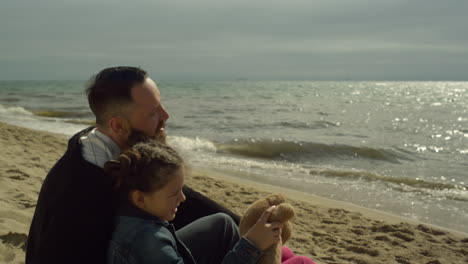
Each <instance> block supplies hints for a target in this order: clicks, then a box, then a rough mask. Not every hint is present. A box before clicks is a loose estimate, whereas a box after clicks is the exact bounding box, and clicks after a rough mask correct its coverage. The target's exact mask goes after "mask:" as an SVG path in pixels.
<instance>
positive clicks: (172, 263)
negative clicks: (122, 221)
mask: <svg viewBox="0 0 468 264" xmlns="http://www.w3.org/2000/svg"><path fill="white" fill-rule="evenodd" d="M142 234H143V235H142V237H141V239H139V241H138V242H137V244H136V245H134V246H133V247H132V251H133V254H132V255H133V257H134V258H135V260H136V262H137V263H140V264H154V263H160V264H183V263H184V260H183V258H182V256H180V254H179V253H178V252H177V247H176V243H175V241H174V239H173V238H172V235H171V234H170V233H169V232H167V233H165V232H163V231H160V232H158V233H157V235H155V233H154V232H144V233H142Z"/></svg>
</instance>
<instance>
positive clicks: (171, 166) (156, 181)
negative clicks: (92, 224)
mask: <svg viewBox="0 0 468 264" xmlns="http://www.w3.org/2000/svg"><path fill="white" fill-rule="evenodd" d="M181 168H184V161H183V159H182V158H181V156H180V155H179V154H178V153H177V151H175V150H174V149H173V148H171V147H169V146H168V145H165V144H162V143H160V142H158V141H156V140H150V141H146V142H140V143H138V144H136V145H134V146H133V147H132V148H131V149H128V150H125V151H123V152H122V154H120V156H119V158H118V159H117V160H111V161H108V162H106V163H105V164H104V171H105V172H106V173H107V174H108V175H110V176H111V177H112V179H113V182H114V189H115V191H116V192H117V194H118V196H119V197H120V199H121V202H125V201H126V200H127V199H128V198H129V194H130V191H132V190H139V191H141V192H145V193H148V192H152V191H156V190H159V189H161V188H163V187H164V186H165V185H166V184H167V183H168V182H169V181H170V180H171V178H172V177H171V176H172V175H173V174H172V173H173V172H175V171H176V170H178V169H181Z"/></svg>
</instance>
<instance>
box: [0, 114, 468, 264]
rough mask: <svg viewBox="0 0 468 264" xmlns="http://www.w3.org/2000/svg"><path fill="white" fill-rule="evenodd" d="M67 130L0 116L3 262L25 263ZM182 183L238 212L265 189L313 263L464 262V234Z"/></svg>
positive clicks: (245, 188) (198, 181)
mask: <svg viewBox="0 0 468 264" xmlns="http://www.w3.org/2000/svg"><path fill="white" fill-rule="evenodd" d="M67 141H68V139H67V136H65V135H62V134H54V133H49V132H43V131H38V130H32V129H28V128H22V127H17V126H14V125H9V124H5V123H1V122H0V147H1V148H2V150H3V151H2V153H1V154H0V184H1V186H2V192H1V194H0V205H1V206H0V263H1V262H6V263H24V250H23V249H24V243H25V241H26V239H27V233H28V231H29V225H30V221H31V218H32V215H33V213H34V209H35V203H36V200H37V195H38V193H39V190H40V187H41V185H42V181H43V180H44V177H45V175H46V174H47V172H48V171H49V170H50V168H51V167H52V166H53V164H54V163H55V162H56V161H57V160H58V159H59V158H60V156H61V155H62V154H63V153H64V150H65V148H66V144H67ZM187 184H188V185H190V186H191V187H192V188H194V189H195V190H197V191H199V192H201V193H203V194H205V195H207V196H208V197H210V198H212V199H213V200H215V201H217V202H219V203H221V204H223V205H225V206H226V207H227V208H229V209H231V210H233V211H234V212H236V213H238V214H242V212H243V211H244V210H245V209H246V207H247V206H248V205H250V204H251V203H252V202H254V201H255V200H257V199H259V198H261V197H263V196H265V195H266V194H268V193H274V192H281V193H283V194H285V196H286V198H287V200H288V202H289V203H291V204H292V205H293V206H294V208H295V209H296V218H295V220H294V231H293V236H292V238H291V239H290V240H289V241H288V243H287V244H286V245H287V246H288V247H290V248H291V249H292V250H293V251H294V252H295V253H296V254H298V255H305V256H308V257H310V258H312V259H313V260H314V261H316V262H317V263H343V264H344V263H361V264H363V263H364V264H365V263H369V264H371V263H466V262H468V250H467V249H466V248H468V236H467V235H466V234H463V233H460V232H457V231H453V230H447V229H446V228H441V227H438V226H433V225H429V224H425V223H421V222H418V221H412V220H411V219H405V218H403V217H399V216H393V215H389V214H387V213H385V212H381V211H377V210H372V209H367V208H363V207H359V206H356V205H353V204H349V203H346V202H340V201H336V200H331V199H327V198H323V197H319V196H316V195H313V194H307V193H303V192H300V191H295V190H292V189H286V188H283V187H278V186H272V185H267V184H263V183H258V182H253V181H251V180H247V179H242V178H241V177H235V175H229V174H226V173H223V172H219V171H212V170H206V169H198V168H193V170H192V173H191V176H189V177H188V178H187Z"/></svg>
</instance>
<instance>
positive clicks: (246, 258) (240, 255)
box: [222, 237, 263, 264]
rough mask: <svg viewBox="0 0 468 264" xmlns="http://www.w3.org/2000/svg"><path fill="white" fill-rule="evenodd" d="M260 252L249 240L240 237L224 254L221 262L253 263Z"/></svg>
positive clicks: (230, 263)
mask: <svg viewBox="0 0 468 264" xmlns="http://www.w3.org/2000/svg"><path fill="white" fill-rule="evenodd" d="M262 254H263V253H262V252H261V251H260V250H259V249H257V248H256V247H255V246H254V245H253V244H252V243H251V242H250V241H249V240H247V239H246V238H245V237H242V238H241V239H240V240H239V242H237V244H235V245H234V247H233V249H232V250H231V251H229V252H228V253H227V254H226V256H225V257H224V259H223V262H222V264H240V263H242V264H254V263H257V262H258V260H259V259H260V257H261V256H262Z"/></svg>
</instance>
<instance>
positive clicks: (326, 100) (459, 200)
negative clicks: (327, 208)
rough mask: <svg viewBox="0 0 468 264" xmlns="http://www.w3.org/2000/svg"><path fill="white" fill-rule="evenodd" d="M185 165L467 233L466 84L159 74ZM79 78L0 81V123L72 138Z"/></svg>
mask: <svg viewBox="0 0 468 264" xmlns="http://www.w3.org/2000/svg"><path fill="white" fill-rule="evenodd" d="M157 83H158V87H159V89H160V91H161V95H162V103H163V105H164V106H165V108H166V109H167V110H168V111H169V113H170V119H169V120H168V122H167V128H166V131H167V134H168V135H169V136H168V143H169V144H170V145H172V146H174V147H175V148H177V149H178V150H179V151H181V152H182V153H183V156H184V157H185V158H186V159H187V160H188V163H189V164H190V165H191V166H193V167H195V168H202V169H210V170H216V171H221V172H224V173H228V174H231V175H235V177H242V178H245V179H249V180H253V181H258V182H261V183H268V184H273V185H278V186H282V187H286V188H290V189H294V190H298V191H301V192H305V193H310V194H315V195H319V196H323V197H327V198H331V199H335V200H340V201H346V202H349V203H352V204H356V205H360V206H363V207H367V208H372V209H377V210H380V211H384V212H387V213H391V214H395V215H399V216H403V217H406V218H410V219H413V220H417V221H421V222H426V223H430V224H435V225H439V226H443V227H446V228H449V229H453V230H457V231H461V232H465V233H468V82H375V81H365V82H364V81H363V82H360V81H337V82H334V81H248V80H236V81H159V82H157ZM85 85H86V82H85V81H0V121H1V122H5V123H10V124H14V125H19V126H23V127H28V128H33V129H39V130H45V131H50V132H55V133H63V134H66V135H73V134H74V133H76V132H78V131H79V130H81V129H83V128H85V127H87V126H89V125H92V124H93V123H94V118H93V115H92V113H91V111H90V109H89V107H88V103H87V100H86V96H85V92H84V90H85Z"/></svg>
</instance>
